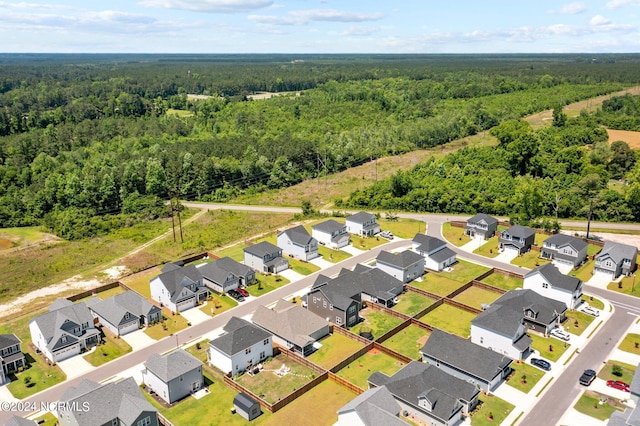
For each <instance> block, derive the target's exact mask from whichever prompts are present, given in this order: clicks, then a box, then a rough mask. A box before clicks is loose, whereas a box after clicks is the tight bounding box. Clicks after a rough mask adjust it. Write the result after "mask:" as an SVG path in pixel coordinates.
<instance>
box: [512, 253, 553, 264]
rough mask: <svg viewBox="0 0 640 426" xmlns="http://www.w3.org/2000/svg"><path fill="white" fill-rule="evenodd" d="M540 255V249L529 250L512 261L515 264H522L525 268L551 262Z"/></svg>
mask: <svg viewBox="0 0 640 426" xmlns="http://www.w3.org/2000/svg"><path fill="white" fill-rule="evenodd" d="M539 256H540V252H539V251H535V250H529V251H528V252H526V253H525V254H523V255H521V256H516V257H515V258H514V259H513V260H512V261H511V263H512V264H514V265H518V266H522V267H524V268H529V269H535V268H537V267H538V266H542V265H545V264H547V263H549V262H551V261H550V260H548V259H543V258H541V257H539Z"/></svg>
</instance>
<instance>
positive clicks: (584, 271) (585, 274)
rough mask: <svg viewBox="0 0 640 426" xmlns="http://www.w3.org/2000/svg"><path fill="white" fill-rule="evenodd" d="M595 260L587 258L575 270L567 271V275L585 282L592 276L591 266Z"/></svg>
mask: <svg viewBox="0 0 640 426" xmlns="http://www.w3.org/2000/svg"><path fill="white" fill-rule="evenodd" d="M595 263H596V262H595V261H593V260H589V261H587V262H585V263H584V264H583V265H582V266H580V267H579V268H578V269H577V270H572V271H571V272H569V275H570V276H572V277H577V278H579V279H580V281H582V282H585V283H586V282H587V281H589V280H590V279H591V277H592V276H593V266H594V265H595Z"/></svg>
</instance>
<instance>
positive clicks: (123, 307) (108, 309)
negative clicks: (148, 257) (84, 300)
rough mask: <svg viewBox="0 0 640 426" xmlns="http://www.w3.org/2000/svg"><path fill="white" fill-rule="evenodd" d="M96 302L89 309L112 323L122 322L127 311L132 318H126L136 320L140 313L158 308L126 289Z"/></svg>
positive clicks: (147, 313)
mask: <svg viewBox="0 0 640 426" xmlns="http://www.w3.org/2000/svg"><path fill="white" fill-rule="evenodd" d="M96 302H97V303H94V304H92V305H91V307H90V309H91V310H92V311H93V312H95V313H96V314H98V315H100V316H101V317H102V318H104V319H105V320H107V321H109V323H111V324H113V325H118V324H121V323H123V321H125V320H124V316H125V314H126V313H127V312H129V313H130V314H131V315H132V316H133V318H130V319H128V320H126V321H127V322H128V321H133V320H134V319H136V320H137V319H138V318H140V316H142V315H144V316H148V315H149V313H151V312H155V311H159V310H160V308H159V307H157V306H156V305H154V304H153V303H151V302H149V301H148V300H147V299H145V298H144V297H142V296H140V295H139V294H138V293H136V292H135V291H133V290H127V291H125V292H124V293H120V294H116V295H115V296H112V297H109V298H108V299H105V300H98V301H96Z"/></svg>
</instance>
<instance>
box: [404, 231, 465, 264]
mask: <svg viewBox="0 0 640 426" xmlns="http://www.w3.org/2000/svg"><path fill="white" fill-rule="evenodd" d="M411 250H413V251H414V252H416V253H418V254H419V255H421V256H423V257H424V259H425V267H426V268H427V269H431V270H432V271H442V270H443V269H445V268H447V267H449V266H451V265H453V264H454V263H456V261H457V259H456V252H455V251H453V250H451V249H450V248H449V247H447V243H446V242H444V241H442V240H441V239H439V238H435V237H431V236H429V235H425V234H420V233H418V234H416V235H415V236H414V237H413V240H411Z"/></svg>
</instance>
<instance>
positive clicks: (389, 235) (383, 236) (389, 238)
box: [378, 231, 393, 240]
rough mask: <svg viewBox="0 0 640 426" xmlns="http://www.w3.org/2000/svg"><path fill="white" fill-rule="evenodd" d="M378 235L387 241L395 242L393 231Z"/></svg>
mask: <svg viewBox="0 0 640 426" xmlns="http://www.w3.org/2000/svg"><path fill="white" fill-rule="evenodd" d="M378 235H380V236H381V237H382V238H386V239H387V240H393V234H392V233H391V231H382V232H380V233H379V234H378Z"/></svg>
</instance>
